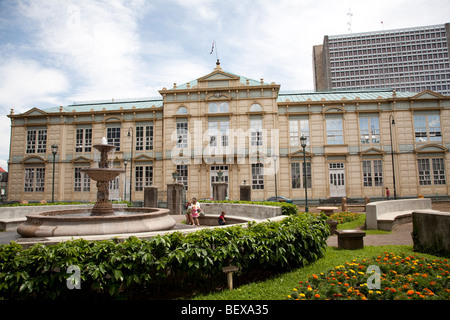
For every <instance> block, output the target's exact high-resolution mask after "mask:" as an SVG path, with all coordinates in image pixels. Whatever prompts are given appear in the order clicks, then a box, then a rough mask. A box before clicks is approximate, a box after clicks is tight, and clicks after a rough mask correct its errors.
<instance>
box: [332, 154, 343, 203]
mask: <svg viewBox="0 0 450 320" xmlns="http://www.w3.org/2000/svg"><path fill="white" fill-rule="evenodd" d="M328 169H329V170H328V172H329V176H330V197H331V198H334V197H345V195H346V193H345V167H344V163H343V162H333V163H329V164H328Z"/></svg>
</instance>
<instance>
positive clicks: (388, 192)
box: [386, 187, 391, 200]
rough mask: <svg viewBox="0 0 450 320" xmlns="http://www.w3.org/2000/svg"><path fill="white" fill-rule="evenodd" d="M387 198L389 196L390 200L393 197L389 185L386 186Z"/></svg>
mask: <svg viewBox="0 0 450 320" xmlns="http://www.w3.org/2000/svg"><path fill="white" fill-rule="evenodd" d="M386 198H387V199H388V200H390V199H391V191H389V188H388V187H386Z"/></svg>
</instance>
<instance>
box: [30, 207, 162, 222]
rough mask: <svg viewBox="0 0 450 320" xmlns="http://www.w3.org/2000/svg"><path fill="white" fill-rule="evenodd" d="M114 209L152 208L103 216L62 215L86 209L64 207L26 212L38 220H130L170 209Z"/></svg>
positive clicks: (155, 215) (157, 214)
mask: <svg viewBox="0 0 450 320" xmlns="http://www.w3.org/2000/svg"><path fill="white" fill-rule="evenodd" d="M113 210H114V211H125V212H127V211H128V212H136V211H137V212H141V211H146V210H152V211H150V212H148V211H147V212H141V213H135V214H126V215H115V214H114V215H105V216H101V215H100V216H91V215H87V216H83V217H64V215H70V214H77V213H84V212H87V210H86V209H66V210H64V209H63V210H48V211H41V212H36V213H32V214H27V215H26V217H27V219H28V218H30V220H33V219H39V220H46V221H66V222H68V221H78V222H81V221H85V220H89V221H91V220H92V221H96V220H97V221H100V220H132V219H135V218H146V217H153V218H157V217H159V216H165V215H168V214H169V212H170V210H169V209H164V208H151V207H136V208H120V209H113Z"/></svg>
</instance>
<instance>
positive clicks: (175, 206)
mask: <svg viewBox="0 0 450 320" xmlns="http://www.w3.org/2000/svg"><path fill="white" fill-rule="evenodd" d="M167 209H169V210H170V214H183V213H184V211H183V184H182V183H170V184H167Z"/></svg>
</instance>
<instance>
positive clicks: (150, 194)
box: [144, 187, 158, 208]
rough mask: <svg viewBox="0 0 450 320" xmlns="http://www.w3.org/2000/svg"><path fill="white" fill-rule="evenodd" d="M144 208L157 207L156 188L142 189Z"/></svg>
mask: <svg viewBox="0 0 450 320" xmlns="http://www.w3.org/2000/svg"><path fill="white" fill-rule="evenodd" d="M144 207H150V208H157V207H158V188H156V187H145V188H144Z"/></svg>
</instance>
